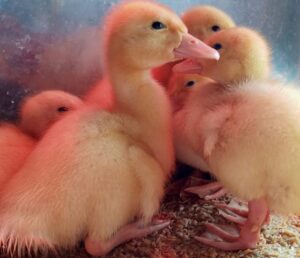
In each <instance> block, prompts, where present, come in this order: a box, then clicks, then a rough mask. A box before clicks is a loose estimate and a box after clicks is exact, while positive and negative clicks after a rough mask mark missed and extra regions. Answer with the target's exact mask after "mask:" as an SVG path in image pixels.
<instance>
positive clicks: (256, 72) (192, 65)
mask: <svg viewBox="0 0 300 258" xmlns="http://www.w3.org/2000/svg"><path fill="white" fill-rule="evenodd" d="M205 43H206V44H208V45H209V46H211V47H213V48H214V49H216V50H218V51H219V53H220V60H219V61H218V62H215V61H213V60H199V61H198V62H196V61H195V60H186V61H184V62H181V63H180V64H178V65H176V67H174V69H173V71H175V72H180V73H185V72H186V73H197V74H199V75H203V76H207V77H209V78H211V79H213V80H215V81H216V82H219V83H221V84H223V85H233V84H239V83H240V82H241V81H244V80H251V79H256V80H259V79H266V78H267V77H268V76H269V75H270V71H271V51H270V47H269V45H268V43H267V42H266V40H265V39H264V37H263V36H262V35H261V34H259V33H258V32H256V31H254V30H251V29H248V28H243V27H237V28H231V29H228V30H223V31H220V32H218V33H215V34H214V35H212V36H211V37H209V38H208V39H207V40H206V41H205ZM185 67H186V69H185Z"/></svg>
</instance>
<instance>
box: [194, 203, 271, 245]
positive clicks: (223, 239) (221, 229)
mask: <svg viewBox="0 0 300 258" xmlns="http://www.w3.org/2000/svg"><path fill="white" fill-rule="evenodd" d="M268 214H269V211H268V207H267V203H266V201H265V200H264V199H259V200H254V201H251V202H249V213H248V218H247V220H246V222H245V223H244V224H243V225H242V226H241V228H240V233H239V235H237V234H233V233H232V232H230V230H229V228H228V227H227V228H226V227H225V226H217V225H214V224H211V223H207V224H206V230H207V233H209V235H212V236H213V238H212V237H211V236H210V237H207V236H205V235H204V236H197V237H195V239H196V240H197V241H199V242H200V243H202V244H205V245H208V246H211V247H215V248H219V249H222V250H227V251H234V250H241V249H248V248H255V247H256V245H257V243H258V241H259V234H260V229H261V227H262V225H263V224H264V222H265V221H266V218H267V217H268ZM207 233H206V235H207Z"/></svg>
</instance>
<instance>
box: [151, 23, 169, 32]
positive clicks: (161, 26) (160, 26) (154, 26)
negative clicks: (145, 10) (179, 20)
mask: <svg viewBox="0 0 300 258" xmlns="http://www.w3.org/2000/svg"><path fill="white" fill-rule="evenodd" d="M151 28H152V29H154V30H161V29H165V28H167V26H166V25H165V24H163V23H162V22H160V21H155V22H153V23H152V25H151Z"/></svg>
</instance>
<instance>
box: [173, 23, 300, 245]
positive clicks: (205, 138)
mask: <svg viewBox="0 0 300 258" xmlns="http://www.w3.org/2000/svg"><path fill="white" fill-rule="evenodd" d="M230 42H231V45H230ZM251 42H252V43H251ZM207 43H208V44H209V45H210V46H214V47H215V48H217V49H219V51H220V54H221V58H220V63H214V64H213V63H212V62H201V64H199V62H198V63H196V62H188V61H185V62H184V63H183V64H179V65H177V67H174V68H175V70H177V71H179V70H181V71H182V70H185V68H186V71H188V69H189V68H191V70H192V71H193V72H195V71H196V68H197V65H199V66H198V72H199V73H200V74H201V75H204V76H210V77H211V78H212V79H214V80H215V81H217V82H216V83H207V84H205V85H201V86H200V87H195V88H194V89H193V91H192V92H191V93H190V94H189V97H188V99H187V101H186V103H185V105H184V108H183V109H182V110H180V111H179V112H177V113H176V115H175V118H174V124H175V142H176V143H175V145H176V152H177V156H178V158H179V159H180V160H181V161H183V162H186V163H188V164H190V165H193V166H194V167H198V168H202V167H201V166H203V165H204V166H206V168H208V169H209V171H210V172H212V173H213V174H214V175H215V176H216V177H217V179H218V180H219V181H220V182H221V183H222V184H223V185H224V186H225V187H226V189H228V190H229V191H230V192H231V193H233V194H235V195H236V196H238V197H240V198H243V199H245V200H247V201H249V212H248V218H247V220H246V221H245V222H244V223H241V224H242V226H241V231H240V235H239V236H232V235H230V234H229V233H228V232H226V231H224V230H223V229H221V228H219V227H217V226H215V225H213V224H210V223H208V224H207V229H208V231H210V232H211V233H214V234H216V235H218V236H219V237H221V238H222V239H223V240H225V241H227V242H223V241H220V242H217V241H214V240H210V239H207V238H205V237H197V240H199V241H200V242H202V243H205V244H207V245H210V246H214V247H218V248H221V249H225V250H238V249H246V248H253V247H255V246H256V244H257V242H258V239H259V232H260V228H261V226H262V225H263V223H264V222H265V221H266V220H267V219H268V214H269V210H272V211H277V212H282V213H292V212H295V213H299V212H300V209H299V208H300V206H299V205H297V203H299V198H300V192H298V190H297V188H296V187H295V186H294V182H297V181H298V180H299V179H298V174H297V173H296V172H295V171H297V169H298V166H299V165H300V164H298V161H297V160H298V158H297V155H298V152H299V150H300V148H299V150H298V145H297V144H296V143H297V142H298V140H297V139H298V134H299V132H300V124H299V123H298V121H297V119H296V118H297V117H298V113H299V112H300V106H299V104H297V103H298V101H297V99H298V98H299V96H300V95H299V94H300V93H299V92H298V90H296V89H294V88H291V87H284V85H278V83H277V84H276V83H275V82H274V81H267V80H262V79H266V78H267V77H268V74H269V71H270V51H269V48H268V46H267V44H266V42H265V41H264V40H263V39H262V38H261V37H260V36H259V34H257V33H255V32H253V31H251V30H249V29H245V28H236V29H231V30H227V31H222V32H219V33H218V34H215V35H214V36H212V37H211V38H210V39H209V40H208V41H207ZM256 44H258V45H256ZM230 46H234V47H230ZM239 52H240V55H238V56H239V57H240V58H238V56H234V53H239ZM189 65H190V67H189ZM228 67H229V71H228V70H227V68H228ZM231 68H233V69H231ZM251 79H252V80H253V81H252V82H251ZM254 79H258V80H261V82H260V81H255V80H254ZM245 81H249V82H245ZM274 84H275V86H274ZM278 148H280V151H278ZM186 153H187V154H186ZM287 160H288V161H290V162H289V163H287ZM286 164H291V165H288V167H286V166H287V165H286ZM286 170H288V171H286ZM283 175H284V176H283ZM275 193H276V194H275Z"/></svg>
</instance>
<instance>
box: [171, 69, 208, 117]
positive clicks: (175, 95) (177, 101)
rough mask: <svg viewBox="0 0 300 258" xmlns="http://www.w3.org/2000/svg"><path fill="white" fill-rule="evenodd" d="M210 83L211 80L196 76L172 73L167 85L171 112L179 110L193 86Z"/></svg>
mask: <svg viewBox="0 0 300 258" xmlns="http://www.w3.org/2000/svg"><path fill="white" fill-rule="evenodd" d="M206 82H212V80H211V79H209V78H206V77H203V76H200V75H198V74H182V73H174V74H173V75H172V76H171V78H170V80H169V83H168V87H167V93H168V96H169V97H170V101H171V104H172V108H173V112H177V111H178V110H180V109H181V108H182V107H183V105H184V102H185V100H186V98H187V97H188V94H189V93H190V91H191V89H192V88H193V87H194V85H201V84H203V83H206Z"/></svg>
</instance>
